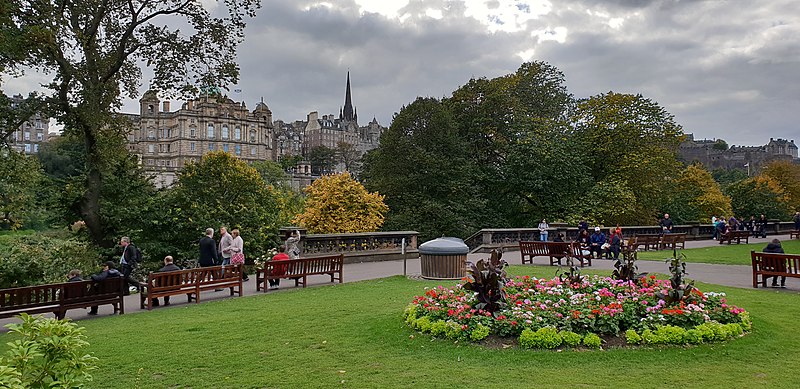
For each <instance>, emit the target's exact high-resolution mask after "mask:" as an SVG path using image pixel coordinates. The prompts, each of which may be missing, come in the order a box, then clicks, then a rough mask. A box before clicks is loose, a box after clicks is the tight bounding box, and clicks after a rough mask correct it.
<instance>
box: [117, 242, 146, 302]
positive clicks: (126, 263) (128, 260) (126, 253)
mask: <svg viewBox="0 0 800 389" xmlns="http://www.w3.org/2000/svg"><path fill="white" fill-rule="evenodd" d="M119 245H120V246H122V256H121V257H120V259H119V266H120V269H122V276H123V277H125V295H129V294H131V291H130V287H131V286H135V287H137V288H138V287H139V281H137V280H135V279H134V278H133V277H132V276H131V273H133V269H135V268H136V266H137V265H139V261H141V260H142V259H141V258H139V249H137V248H136V246H135V245H134V244H133V242H131V238H128V237H127V236H123V237H122V238H121V239H120V240H119Z"/></svg>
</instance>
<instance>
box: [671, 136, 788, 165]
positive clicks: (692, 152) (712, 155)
mask: <svg viewBox="0 0 800 389" xmlns="http://www.w3.org/2000/svg"><path fill="white" fill-rule="evenodd" d="M678 154H679V156H680V158H681V159H682V160H683V161H684V162H686V163H694V162H700V163H702V164H703V165H704V166H705V167H706V168H707V169H709V170H715V169H739V170H745V169H747V168H748V167H750V168H751V169H752V170H753V171H756V170H758V169H759V168H760V167H761V166H763V165H765V164H767V163H769V162H772V161H776V160H789V161H793V162H795V163H800V160H798V157H797V146H796V145H795V143H794V140H786V139H780V138H779V139H773V138H770V139H769V143H767V144H766V145H763V146H732V147H727V145H725V144H724V143H722V142H720V141H718V140H709V139H700V140H695V139H694V136H693V134H687V139H686V141H684V142H683V143H681V145H680V148H679V150H678Z"/></svg>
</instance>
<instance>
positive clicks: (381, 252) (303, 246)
mask: <svg viewBox="0 0 800 389" xmlns="http://www.w3.org/2000/svg"><path fill="white" fill-rule="evenodd" d="M417 235H418V233H417V232H416V231H389V232H363V233H350V234H310V235H305V236H303V238H302V240H301V241H300V245H299V247H300V251H301V256H303V257H313V256H321V255H330V254H344V261H345V263H353V262H370V261H389V260H396V259H403V254H402V244H403V238H405V244H406V247H405V252H406V254H407V257H408V258H416V257H418V256H419V254H418V251H417Z"/></svg>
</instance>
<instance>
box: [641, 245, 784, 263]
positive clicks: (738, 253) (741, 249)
mask: <svg viewBox="0 0 800 389" xmlns="http://www.w3.org/2000/svg"><path fill="white" fill-rule="evenodd" d="M766 246H767V244H766V243H754V244H732V245H728V244H723V245H719V244H718V245H714V246H712V247H703V248H694V249H686V250H682V251H683V253H684V254H686V262H700V263H713V264H719V265H747V266H750V263H751V262H750V251H752V250H755V251H761V250H763V249H764V247H766ZM781 246H783V251H785V252H786V253H787V254H788V253H790V254H800V240H797V239H794V240H784V241H782V242H781ZM671 256H672V251H670V250H661V251H644V252H640V253H639V255H638V257H639V259H650V260H664V259H665V258H668V257H671Z"/></svg>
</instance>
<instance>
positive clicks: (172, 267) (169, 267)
mask: <svg viewBox="0 0 800 389" xmlns="http://www.w3.org/2000/svg"><path fill="white" fill-rule="evenodd" d="M176 270H181V268H180V267H178V265H176V264H174V263H173V259H172V256H171V255H167V256H166V257H164V266H162V267H161V269H158V272H159V273H160V272H166V271H176ZM158 304H159V303H158V297H156V298H154V299H153V306H154V307H157V306H158ZM167 305H169V296H164V306H167Z"/></svg>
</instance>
